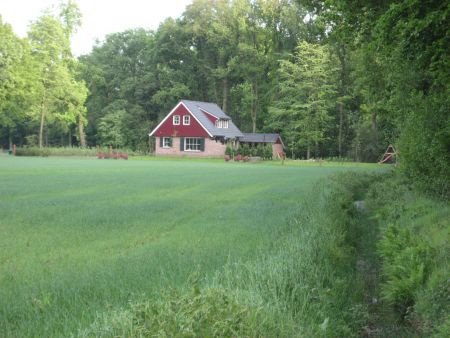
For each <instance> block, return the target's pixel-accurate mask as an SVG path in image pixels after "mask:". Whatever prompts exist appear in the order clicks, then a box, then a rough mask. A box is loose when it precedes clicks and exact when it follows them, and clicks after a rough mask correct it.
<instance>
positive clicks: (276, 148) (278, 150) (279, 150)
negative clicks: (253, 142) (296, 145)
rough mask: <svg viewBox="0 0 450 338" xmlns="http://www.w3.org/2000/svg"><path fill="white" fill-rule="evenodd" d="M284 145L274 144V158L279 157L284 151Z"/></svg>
mask: <svg viewBox="0 0 450 338" xmlns="http://www.w3.org/2000/svg"><path fill="white" fill-rule="evenodd" d="M283 151H284V150H283V146H282V145H281V144H279V143H274V144H272V154H273V155H272V156H273V158H274V159H278V154H281V153H282V152H283Z"/></svg>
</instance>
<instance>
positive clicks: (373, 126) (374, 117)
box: [372, 111, 377, 130]
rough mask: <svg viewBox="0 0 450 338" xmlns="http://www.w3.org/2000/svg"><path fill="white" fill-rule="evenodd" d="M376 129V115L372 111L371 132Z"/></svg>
mask: <svg viewBox="0 0 450 338" xmlns="http://www.w3.org/2000/svg"><path fill="white" fill-rule="evenodd" d="M376 129H377V113H376V112H375V111H374V112H372V130H376Z"/></svg>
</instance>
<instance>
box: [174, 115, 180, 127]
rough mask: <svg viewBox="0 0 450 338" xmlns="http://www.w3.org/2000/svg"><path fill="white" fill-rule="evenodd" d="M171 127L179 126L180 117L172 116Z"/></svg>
mask: <svg viewBox="0 0 450 338" xmlns="http://www.w3.org/2000/svg"><path fill="white" fill-rule="evenodd" d="M173 125H174V126H179V125H180V115H174V116H173Z"/></svg>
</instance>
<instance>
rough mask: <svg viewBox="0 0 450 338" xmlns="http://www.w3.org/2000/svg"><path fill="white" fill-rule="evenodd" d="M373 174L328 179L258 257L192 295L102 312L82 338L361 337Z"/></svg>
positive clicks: (194, 285) (233, 265)
mask: <svg viewBox="0 0 450 338" xmlns="http://www.w3.org/2000/svg"><path fill="white" fill-rule="evenodd" d="M371 180H373V178H372V177H367V176H360V177H358V176H355V174H349V175H341V176H340V177H339V178H334V179H331V180H327V181H323V182H322V183H321V184H320V185H318V186H316V188H315V189H314V191H312V192H311V193H310V194H309V195H308V198H301V200H300V201H301V203H300V206H299V208H297V209H296V212H295V214H294V215H293V216H292V217H290V218H289V219H288V220H287V221H284V222H281V223H279V224H278V226H277V227H273V228H272V229H271V236H270V237H271V238H272V241H271V242H269V243H267V246H266V247H265V248H264V249H263V250H260V251H259V252H258V254H257V255H256V256H255V257H254V258H251V259H240V260H230V261H229V262H228V263H227V264H226V265H225V266H224V267H223V268H221V269H219V270H218V271H217V273H216V274H215V275H213V276H206V277H204V278H201V279H195V281H194V282H191V283H189V284H187V285H185V288H184V291H182V292H172V293H165V294H163V295H162V296H161V297H160V298H158V300H157V301H154V300H146V299H143V300H141V301H140V302H137V303H132V304H131V305H130V306H129V307H126V308H123V309H122V310H119V311H118V310H117V309H116V310H114V311H112V312H106V313H102V314H99V316H98V318H97V319H96V320H95V321H94V322H93V323H92V324H91V326H89V327H88V328H85V329H83V330H81V331H80V332H79V333H80V336H106V337H113V336H117V335H119V336H199V337H200V336H251V337H256V336H267V337H275V336H278V337H295V336H299V337H303V336H311V337H312V336H315V337H320V336H324V337H325V336H326V337H330V336H334V337H343V336H358V335H359V334H360V333H361V332H362V330H363V327H364V325H365V324H366V320H367V309H366V305H365V303H364V301H363V299H364V297H363V295H362V293H363V291H364V287H363V285H361V281H359V280H357V278H356V257H355V256H354V255H353V253H354V248H355V247H354V243H355V240H356V239H357V238H358V236H359V234H358V232H357V228H358V225H357V224H356V223H355V217H354V216H355V209H354V208H355V207H354V203H353V202H354V200H355V199H356V198H357V197H358V193H359V191H360V190H361V188H362V187H363V186H364V185H366V184H367V183H368V182H369V181H371Z"/></svg>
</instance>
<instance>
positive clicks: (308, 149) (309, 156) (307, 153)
mask: <svg viewBox="0 0 450 338" xmlns="http://www.w3.org/2000/svg"><path fill="white" fill-rule="evenodd" d="M310 158H311V146H310V145H309V143H308V146H307V148H306V159H307V160H309V159H310Z"/></svg>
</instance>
